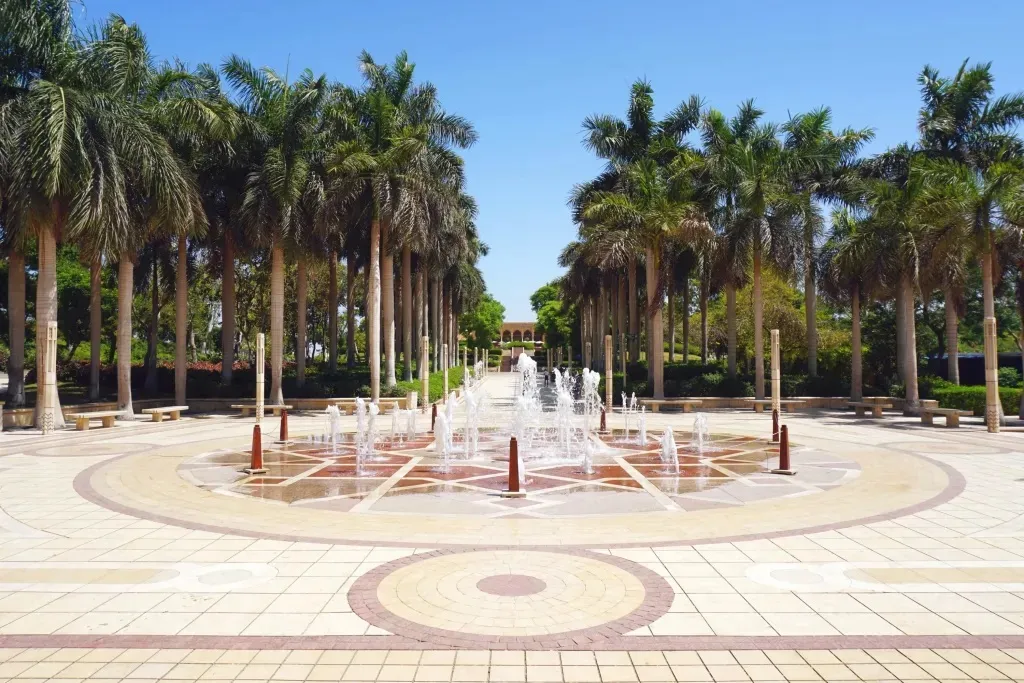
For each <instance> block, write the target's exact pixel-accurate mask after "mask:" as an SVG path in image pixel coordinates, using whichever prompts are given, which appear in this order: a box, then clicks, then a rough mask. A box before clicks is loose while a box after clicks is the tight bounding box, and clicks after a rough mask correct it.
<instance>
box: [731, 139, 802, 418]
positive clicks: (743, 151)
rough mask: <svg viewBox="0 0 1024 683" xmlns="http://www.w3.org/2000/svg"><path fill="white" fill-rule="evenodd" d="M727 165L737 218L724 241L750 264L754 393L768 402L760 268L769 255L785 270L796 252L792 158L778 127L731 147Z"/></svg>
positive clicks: (734, 254)
mask: <svg viewBox="0 0 1024 683" xmlns="http://www.w3.org/2000/svg"><path fill="white" fill-rule="evenodd" d="M726 154H727V163H728V165H729V166H730V167H731V168H730V174H731V175H732V176H733V177H734V178H735V195H734V200H735V202H736V204H735V212H736V213H735V218H734V219H733V220H732V221H731V223H730V224H728V225H727V226H726V232H725V237H726V239H727V242H728V249H729V250H730V251H731V252H732V258H731V259H730V260H732V261H733V262H745V261H746V259H747V258H748V255H749V258H750V259H751V261H752V264H753V265H752V268H751V279H752V285H753V293H752V299H753V308H754V393H755V396H756V398H758V399H763V398H764V397H765V380H764V331H763V317H764V315H763V306H764V302H763V299H762V296H761V268H762V262H763V259H764V257H765V256H768V257H769V258H771V259H772V260H773V261H774V262H775V263H776V264H777V265H779V266H780V267H781V268H783V269H785V268H786V267H787V266H788V265H789V264H788V259H789V258H790V257H791V255H792V254H793V252H794V249H793V247H794V246H795V245H794V244H793V242H794V235H793V232H794V228H795V225H794V219H795V216H796V215H797V211H796V210H795V207H794V205H793V202H792V201H791V195H790V194H789V191H788V187H787V186H786V183H785V177H784V172H785V170H786V168H787V164H788V163H789V157H788V155H787V153H786V152H785V151H784V149H783V148H782V146H781V145H780V144H779V141H778V139H777V138H776V128H775V126H774V125H771V124H767V125H763V126H758V127H756V129H755V130H753V131H752V132H751V134H750V135H749V137H745V138H739V139H736V140H735V141H734V142H733V144H732V145H730V147H729V148H728V150H727V152H726Z"/></svg>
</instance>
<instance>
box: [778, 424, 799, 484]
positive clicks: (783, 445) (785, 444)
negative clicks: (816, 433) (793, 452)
mask: <svg viewBox="0 0 1024 683" xmlns="http://www.w3.org/2000/svg"><path fill="white" fill-rule="evenodd" d="M779 432H780V434H779V468H778V469H776V470H772V474H788V475H793V474H796V470H792V469H790V468H789V427H787V426H786V425H782V427H781V428H780V430H779Z"/></svg>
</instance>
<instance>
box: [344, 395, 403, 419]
mask: <svg viewBox="0 0 1024 683" xmlns="http://www.w3.org/2000/svg"><path fill="white" fill-rule="evenodd" d="M364 400H365V402H366V403H369V402H370V399H368V398H367V399H364ZM332 403H333V405H336V406H338V410H340V411H341V412H343V413H345V414H346V415H352V414H353V413H355V412H356V400H355V399H354V398H343V399H339V400H337V401H332ZM407 403H408V400H407V399H406V397H404V396H399V397H396V398H382V399H378V401H377V405H378V406H379V407H380V412H381V413H387V412H389V411H391V410H394V409H396V408H398V409H399V410H405V409H406V407H407V405H406V404H407Z"/></svg>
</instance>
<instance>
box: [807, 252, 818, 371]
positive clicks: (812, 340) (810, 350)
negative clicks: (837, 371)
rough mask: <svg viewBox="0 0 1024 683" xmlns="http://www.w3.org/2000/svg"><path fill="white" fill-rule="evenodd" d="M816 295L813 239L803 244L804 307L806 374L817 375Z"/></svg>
mask: <svg viewBox="0 0 1024 683" xmlns="http://www.w3.org/2000/svg"><path fill="white" fill-rule="evenodd" d="M817 306H818V295H817V291H816V288H815V282H814V241H813V235H812V237H811V240H810V241H809V242H808V243H807V244H806V245H804V309H805V313H806V315H807V376H808V377H817V376H818V310H817Z"/></svg>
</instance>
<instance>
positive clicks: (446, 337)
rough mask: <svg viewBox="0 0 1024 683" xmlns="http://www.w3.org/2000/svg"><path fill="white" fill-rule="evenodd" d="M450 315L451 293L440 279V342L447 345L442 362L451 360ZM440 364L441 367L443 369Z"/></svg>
mask: <svg viewBox="0 0 1024 683" xmlns="http://www.w3.org/2000/svg"><path fill="white" fill-rule="evenodd" d="M451 315H452V293H451V287H450V286H449V285H447V284H445V282H444V280H442V281H441V336H440V337H439V338H440V340H441V344H442V345H443V344H447V345H448V357H447V358H442V359H441V362H442V363H448V364H450V363H451V361H452V326H451ZM443 367H444V366H443V365H442V369H443Z"/></svg>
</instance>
